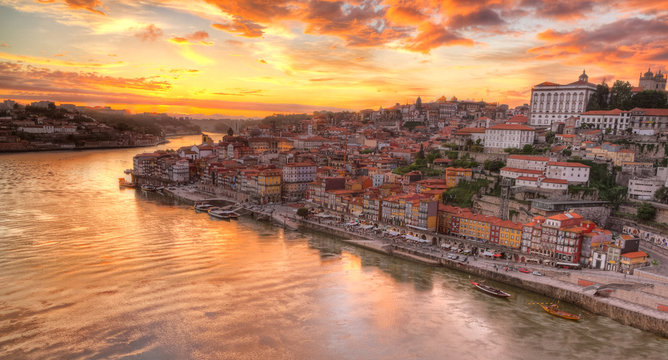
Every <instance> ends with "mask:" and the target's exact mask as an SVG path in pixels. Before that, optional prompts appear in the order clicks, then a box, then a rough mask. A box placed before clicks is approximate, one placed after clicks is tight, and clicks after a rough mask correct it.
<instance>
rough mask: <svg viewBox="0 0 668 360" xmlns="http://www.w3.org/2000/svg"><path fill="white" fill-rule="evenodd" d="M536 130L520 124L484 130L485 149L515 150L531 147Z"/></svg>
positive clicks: (501, 125)
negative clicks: (525, 146)
mask: <svg viewBox="0 0 668 360" xmlns="http://www.w3.org/2000/svg"><path fill="white" fill-rule="evenodd" d="M535 134H536V130H534V129H533V128H531V127H529V126H526V125H520V124H499V125H494V126H491V127H488V128H487V129H486V130H485V147H486V148H498V149H505V148H516V149H521V148H522V147H524V145H532V144H533V140H534V136H535Z"/></svg>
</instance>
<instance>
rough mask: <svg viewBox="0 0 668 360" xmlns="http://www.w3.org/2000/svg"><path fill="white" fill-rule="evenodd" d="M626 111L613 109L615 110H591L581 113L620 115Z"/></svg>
mask: <svg viewBox="0 0 668 360" xmlns="http://www.w3.org/2000/svg"><path fill="white" fill-rule="evenodd" d="M623 112H625V111H624V110H619V109H613V110H590V111H586V112H583V113H582V114H580V115H619V114H621V113H623Z"/></svg>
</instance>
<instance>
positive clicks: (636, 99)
mask: <svg viewBox="0 0 668 360" xmlns="http://www.w3.org/2000/svg"><path fill="white" fill-rule="evenodd" d="M666 101H667V100H666V94H665V93H664V92H661V91H656V90H645V91H641V92H639V93H636V94H635V95H633V97H632V98H631V108H636V107H639V108H665V107H666Z"/></svg>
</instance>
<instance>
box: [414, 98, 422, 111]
mask: <svg viewBox="0 0 668 360" xmlns="http://www.w3.org/2000/svg"><path fill="white" fill-rule="evenodd" d="M415 107H416V108H418V109H419V108H421V107H422V99H420V97H419V96H418V98H417V100H416V101H415Z"/></svg>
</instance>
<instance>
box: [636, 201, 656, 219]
mask: <svg viewBox="0 0 668 360" xmlns="http://www.w3.org/2000/svg"><path fill="white" fill-rule="evenodd" d="M636 216H637V217H638V219H639V220H642V221H649V220H652V219H654V216H656V209H655V208H654V207H653V206H652V204H650V203H648V202H643V203H642V204H640V206H638V209H637V210H636Z"/></svg>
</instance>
